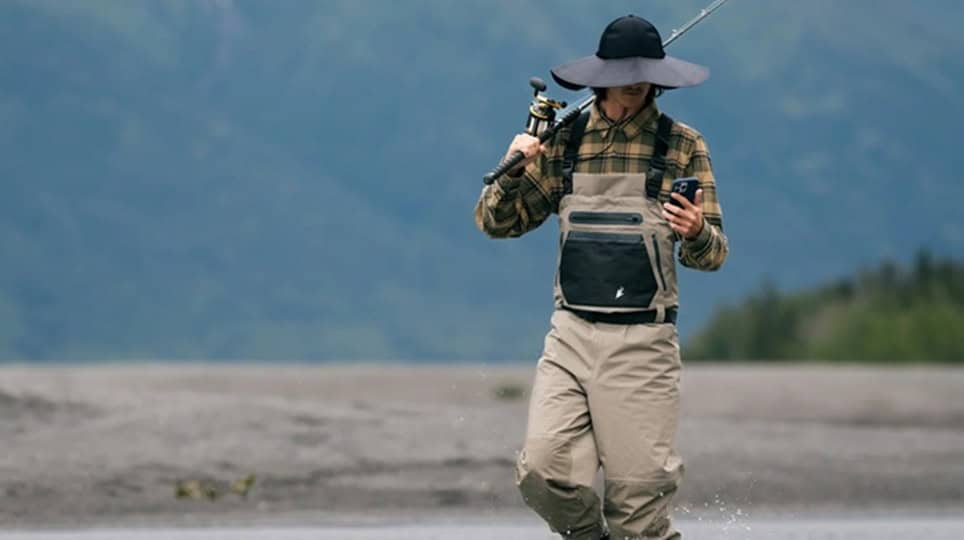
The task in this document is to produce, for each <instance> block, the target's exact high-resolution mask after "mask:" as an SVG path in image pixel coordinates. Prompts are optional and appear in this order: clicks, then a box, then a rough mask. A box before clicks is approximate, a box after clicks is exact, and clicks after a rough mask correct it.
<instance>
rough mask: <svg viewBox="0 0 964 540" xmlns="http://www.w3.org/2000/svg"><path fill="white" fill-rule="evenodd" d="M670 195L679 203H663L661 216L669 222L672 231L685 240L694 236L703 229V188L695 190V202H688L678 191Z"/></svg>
mask: <svg viewBox="0 0 964 540" xmlns="http://www.w3.org/2000/svg"><path fill="white" fill-rule="evenodd" d="M670 197H672V198H673V199H675V200H676V201H677V202H679V203H680V204H681V205H683V207H682V208H680V207H679V206H675V205H672V204H670V203H668V202H666V203H663V217H664V218H666V221H668V222H669V226H670V227H672V228H673V230H674V231H676V232H678V233H679V234H680V235H682V237H683V238H686V239H687V240H692V239H694V238H696V237H697V236H698V235H699V234H700V232H702V231H703V190H702V189H697V190H696V197H695V202H689V201H688V200H687V199H686V197H684V196H682V195H680V194H679V193H671V194H670Z"/></svg>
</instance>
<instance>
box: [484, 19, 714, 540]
mask: <svg viewBox="0 0 964 540" xmlns="http://www.w3.org/2000/svg"><path fill="white" fill-rule="evenodd" d="M552 75H553V78H554V79H555V80H556V82H558V83H559V84H560V85H562V86H564V87H566V88H569V89H572V90H578V89H580V88H584V87H591V88H593V91H594V92H595V93H596V96H597V98H596V103H595V104H594V105H593V106H592V107H591V109H590V110H589V111H588V112H586V113H583V115H582V116H581V117H580V119H579V120H577V121H576V122H574V123H573V125H572V126H571V127H570V128H567V129H563V130H560V131H559V133H557V135H556V136H555V138H554V139H552V140H551V141H549V143H547V144H546V145H545V146H540V144H539V141H538V139H536V138H535V137H531V136H529V135H518V136H516V137H515V140H513V141H512V144H511V145H510V147H509V150H508V153H507V154H506V156H509V155H512V154H513V153H514V152H516V151H521V152H523V153H524V154H525V156H526V159H525V161H524V162H523V164H522V165H520V167H519V168H517V169H516V170H515V171H510V173H509V174H508V175H506V176H504V177H502V178H501V179H499V180H498V181H497V182H496V183H494V184H492V185H491V186H488V187H486V188H485V190H484V191H483V192H482V196H481V198H480V200H479V202H478V204H477V206H476V209H475V220H476V223H477V225H478V226H479V228H480V229H481V230H482V231H484V232H485V233H486V234H488V235H489V236H491V237H495V238H506V237H516V236H520V235H522V234H523V233H525V232H527V231H530V230H532V229H534V228H535V227H537V226H539V225H540V224H541V223H542V222H543V221H545V220H546V218H548V216H549V215H550V214H551V213H557V214H558V215H559V218H560V220H559V222H560V228H561V232H562V238H561V241H560V255H559V268H558V272H557V274H556V279H555V305H556V310H555V311H554V313H553V315H552V321H551V328H550V330H549V333H548V335H547V336H546V340H545V349H544V352H543V355H542V357H541V358H540V360H539V363H538V368H537V370H536V375H535V381H534V384H533V389H532V396H531V401H530V405H529V422H528V428H527V433H526V439H525V446H524V448H523V450H522V452H520V454H519V459H518V462H517V465H516V481H517V484H518V486H519V489H520V490H521V492H522V495H523V497H524V499H525V501H526V503H527V504H528V505H529V506H530V507H532V508H533V509H534V510H535V511H536V512H537V513H538V514H539V515H541V516H542V517H543V519H545V520H546V521H547V522H548V524H549V526H550V528H551V529H552V530H553V531H555V532H558V533H561V534H562V535H563V537H564V538H568V539H579V540H582V539H593V540H596V539H600V538H609V537H610V536H609V535H611V537H612V538H613V539H619V540H623V539H637V538H647V539H664V540H665V539H678V538H680V534H679V533H678V532H677V531H676V530H675V529H674V528H673V527H672V525H671V523H670V519H669V506H670V501H671V497H672V496H673V494H674V493H675V492H676V489H677V486H678V484H679V482H680V479H681V477H682V473H683V465H682V461H681V460H680V458H679V456H678V455H677V454H676V452H675V449H674V438H675V433H676V425H677V419H678V414H679V377H680V367H681V366H680V357H679V341H678V339H679V338H678V334H677V331H676V326H675V321H676V313H677V305H678V296H677V284H676V265H675V261H674V257H673V254H674V248H675V246H676V243H677V242H679V243H680V248H679V261H680V263H681V264H682V265H683V266H687V267H690V268H696V269H699V270H704V271H711V270H716V269H718V268H719V267H720V266H721V265H722V264H723V261H724V260H725V259H726V255H727V240H726V237H725V236H724V234H723V231H722V221H721V211H720V205H719V203H718V201H717V197H716V188H715V184H714V180H713V173H712V169H711V167H710V156H709V152H708V150H707V146H706V143H705V142H704V140H703V137H702V136H701V135H700V134H699V133H698V132H697V131H696V130H694V129H693V128H691V127H689V126H686V125H684V124H682V123H680V122H674V121H673V120H672V119H670V118H669V117H668V116H666V115H663V114H661V113H660V112H659V110H658V108H657V106H656V103H655V97H656V96H657V95H658V94H659V93H660V92H662V91H663V90H665V89H673V88H680V87H684V86H694V85H696V84H699V83H701V82H703V81H704V80H706V78H707V76H708V72H707V70H706V69H705V68H702V67H700V66H697V65H694V64H690V63H688V62H683V61H681V60H678V59H675V58H672V57H669V56H666V55H665V53H664V52H663V47H662V40H661V39H660V36H659V33H658V32H657V30H656V28H655V27H653V25H652V24H650V23H649V22H647V21H646V20H644V19H642V18H639V17H635V16H632V15H630V16H626V17H621V18H619V19H617V20H615V21H613V22H612V23H610V24H609V26H607V27H606V29H605V31H604V32H603V34H602V38H601V39H600V43H599V49H598V51H597V52H596V54H595V55H593V56H589V57H586V58H582V59H579V60H576V61H574V62H571V63H569V64H566V65H563V66H560V67H557V68H555V69H553V70H552ZM691 176H693V177H696V178H698V179H699V190H698V191H697V193H696V197H695V201H694V203H690V202H689V201H688V200H687V199H686V198H684V197H682V196H681V195H680V194H678V193H673V194H672V196H671V195H670V187H671V183H672V180H673V179H674V178H681V177H691ZM670 200H675V201H676V202H677V203H678V205H679V206H674V205H672V204H670ZM599 467H602V469H603V471H604V479H605V493H604V501H603V503H602V509H601V512H600V500H599V496H598V495H597V494H596V492H595V491H594V490H593V489H592V483H593V479H594V477H595V475H596V473H597V471H598V469H599Z"/></svg>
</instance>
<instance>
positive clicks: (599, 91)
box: [592, 84, 663, 105]
mask: <svg viewBox="0 0 964 540" xmlns="http://www.w3.org/2000/svg"><path fill="white" fill-rule="evenodd" d="M606 90H608V88H593V89H592V93H593V94H596V102H597V103H599V102H601V101H602V100H604V99H606ZM661 95H663V87H662V86H656V85H655V84H651V85H649V93H648V94H646V101H645V102H644V103H645V104H646V105H649V103H650V102H651V101H653V100H654V99H656V98H658V97H659V96H661Z"/></svg>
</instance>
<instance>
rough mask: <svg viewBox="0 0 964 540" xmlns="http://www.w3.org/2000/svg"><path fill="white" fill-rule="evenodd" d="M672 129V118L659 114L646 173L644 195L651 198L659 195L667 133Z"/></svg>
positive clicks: (663, 170) (666, 147) (666, 146)
mask: <svg viewBox="0 0 964 540" xmlns="http://www.w3.org/2000/svg"><path fill="white" fill-rule="evenodd" d="M672 131H673V119H672V118H670V117H669V115H666V114H661V115H659V120H658V123H657V125H656V144H654V145H653V157H652V158H651V159H650V160H649V172H648V173H646V196H647V197H651V198H653V199H655V198H657V197H659V190H660V189H662V187H663V173H665V172H666V153H667V152H669V135H670V132H672Z"/></svg>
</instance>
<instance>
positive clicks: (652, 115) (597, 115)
mask: <svg viewBox="0 0 964 540" xmlns="http://www.w3.org/2000/svg"><path fill="white" fill-rule="evenodd" d="M657 118H659V107H657V106H656V100H653V101H651V102H650V103H649V105H646V106H645V107H643V108H642V109H640V110H639V111H637V112H636V114H634V115H633V116H631V117H629V118H627V119H626V120H624V121H623V122H620V123H616V122H613V121H611V120H610V119H608V118H606V116H605V115H604V114H602V112H600V110H599V104H598V103H593V105H592V107H591V108H590V109H589V122H588V123H587V124H586V133H589V132H592V131H606V130H609V129H613V128H616V129H622V130H623V133H624V134H625V135H626V140H631V139H633V138H634V137H636V135H638V134H639V132H640V131H642V130H644V129H645V130H648V131H652V132H654V133H655V132H656V119H657ZM607 135H608V134H607Z"/></svg>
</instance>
